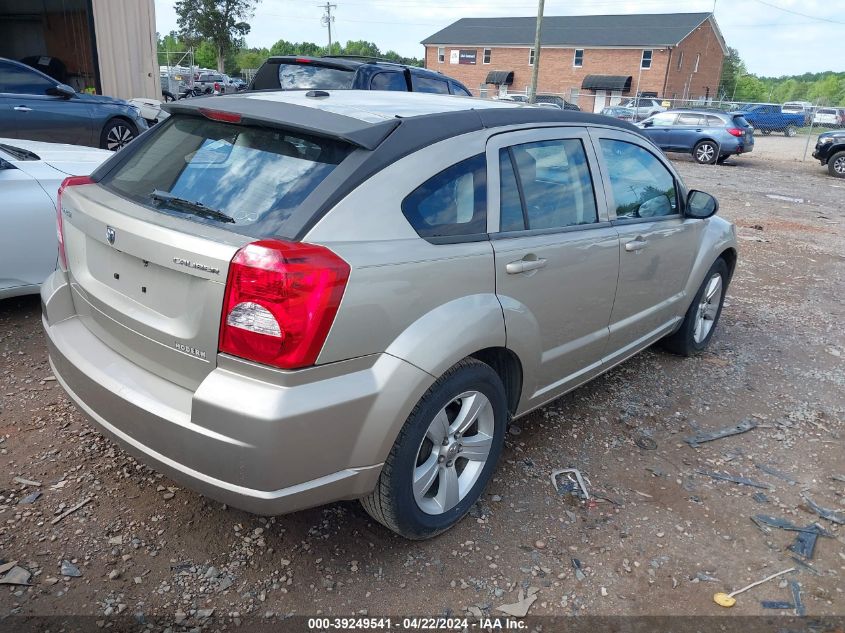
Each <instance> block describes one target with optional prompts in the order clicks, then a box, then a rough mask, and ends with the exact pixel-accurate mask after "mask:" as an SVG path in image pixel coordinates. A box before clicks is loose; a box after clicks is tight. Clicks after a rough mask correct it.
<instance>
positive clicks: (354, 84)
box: [249, 56, 472, 97]
mask: <svg viewBox="0 0 845 633" xmlns="http://www.w3.org/2000/svg"><path fill="white" fill-rule="evenodd" d="M249 89H250V90H313V89H318V90H332V89H334V90H338V89H348V90H353V89H354V90H394V91H399V92H433V93H439V94H453V95H462V96H467V97H469V96H472V93H471V92H470V91H469V89H467V87H466V86H464V85H463V84H462V83H461V82H459V81H457V80H455V79H452V78H451V77H447V76H446V75H443V74H441V73H438V72H435V71H433V70H427V69H425V68H418V67H417V66H407V65H405V64H397V63H395V62H391V61H386V60H379V59H372V58H369V57H343V56H329V57H302V56H282V57H271V58H270V59H268V60H267V61H266V62H264V63H263V64H262V65H261V67H260V68H259V69H258V72H256V73H255V77H254V78H253V80H252V82H251V83H250V85H249Z"/></svg>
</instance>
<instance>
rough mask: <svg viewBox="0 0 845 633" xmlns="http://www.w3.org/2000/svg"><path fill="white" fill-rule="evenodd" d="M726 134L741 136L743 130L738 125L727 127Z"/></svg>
mask: <svg viewBox="0 0 845 633" xmlns="http://www.w3.org/2000/svg"><path fill="white" fill-rule="evenodd" d="M728 134H730V135H731V136H742V135H743V134H745V132H743V131H742V130H741V129H739V128H738V127H729V128H728Z"/></svg>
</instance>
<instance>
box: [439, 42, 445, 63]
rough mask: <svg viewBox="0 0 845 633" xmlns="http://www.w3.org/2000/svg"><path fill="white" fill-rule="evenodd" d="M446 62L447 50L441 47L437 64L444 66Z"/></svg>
mask: <svg viewBox="0 0 845 633" xmlns="http://www.w3.org/2000/svg"><path fill="white" fill-rule="evenodd" d="M445 61H446V48H445V47H443V46H439V47H438V48H437V63H438V64H442V63H443V62H445Z"/></svg>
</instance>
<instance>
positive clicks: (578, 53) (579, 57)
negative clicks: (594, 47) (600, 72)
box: [572, 48, 584, 68]
mask: <svg viewBox="0 0 845 633" xmlns="http://www.w3.org/2000/svg"><path fill="white" fill-rule="evenodd" d="M572 65H573V66H575V68H581V67H582V66H583V65H584V49H583V48H576V49H575V57H574V58H573V60H572Z"/></svg>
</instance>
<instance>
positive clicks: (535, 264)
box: [505, 259, 546, 275]
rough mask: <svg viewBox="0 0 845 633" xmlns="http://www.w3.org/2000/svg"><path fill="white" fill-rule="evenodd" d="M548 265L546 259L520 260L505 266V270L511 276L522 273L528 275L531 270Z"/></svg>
mask: <svg viewBox="0 0 845 633" xmlns="http://www.w3.org/2000/svg"><path fill="white" fill-rule="evenodd" d="M545 265H546V260H545V259H520V260H518V261H515V262H511V263H509V264H508V265H507V266H505V270H506V271H507V273H508V274H509V275H518V274H520V273H527V272H528V271H530V270H537V269H538V268H543V267H544V266H545Z"/></svg>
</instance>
